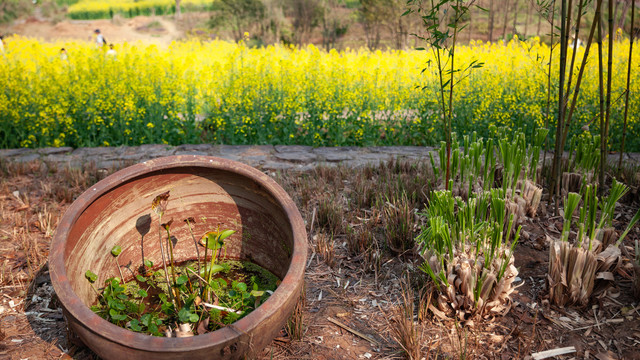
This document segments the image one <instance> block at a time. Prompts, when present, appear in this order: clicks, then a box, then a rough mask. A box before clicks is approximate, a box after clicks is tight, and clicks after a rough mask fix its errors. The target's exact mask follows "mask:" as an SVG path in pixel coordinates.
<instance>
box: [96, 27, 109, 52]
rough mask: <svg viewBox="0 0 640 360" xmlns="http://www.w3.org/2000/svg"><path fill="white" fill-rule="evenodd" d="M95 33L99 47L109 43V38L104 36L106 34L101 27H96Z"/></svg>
mask: <svg viewBox="0 0 640 360" xmlns="http://www.w3.org/2000/svg"><path fill="white" fill-rule="evenodd" d="M93 33H94V34H96V45H97V46H98V48H101V47H103V46H106V45H107V40H106V39H105V38H104V35H102V32H101V31H100V29H95V30H94V31H93Z"/></svg>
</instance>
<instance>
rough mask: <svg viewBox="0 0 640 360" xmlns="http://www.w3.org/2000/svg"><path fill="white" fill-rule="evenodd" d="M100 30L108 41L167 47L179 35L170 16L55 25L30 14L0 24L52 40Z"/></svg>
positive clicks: (82, 36)
mask: <svg viewBox="0 0 640 360" xmlns="http://www.w3.org/2000/svg"><path fill="white" fill-rule="evenodd" d="M95 29H100V30H101V31H102V33H103V34H104V36H105V38H106V39H107V41H108V42H109V43H123V42H135V41H142V42H144V43H147V44H155V45H159V46H167V45H169V44H170V43H171V42H172V41H174V40H177V39H179V38H181V37H182V35H183V34H182V32H181V31H180V30H179V29H178V28H177V27H176V24H175V22H174V21H173V19H171V18H163V17H159V16H155V17H150V16H138V17H136V18H133V19H124V18H116V19H113V20H65V21H62V22H59V23H57V24H54V23H52V22H51V21H47V20H44V19H42V18H41V17H39V16H33V17H30V18H28V19H25V20H19V21H17V22H15V23H14V24H11V25H3V26H0V33H2V34H15V35H20V36H25V37H31V38H36V39H40V40H42V41H47V42H54V41H57V40H85V41H90V40H92V39H93V37H92V35H93V31H94V30H95Z"/></svg>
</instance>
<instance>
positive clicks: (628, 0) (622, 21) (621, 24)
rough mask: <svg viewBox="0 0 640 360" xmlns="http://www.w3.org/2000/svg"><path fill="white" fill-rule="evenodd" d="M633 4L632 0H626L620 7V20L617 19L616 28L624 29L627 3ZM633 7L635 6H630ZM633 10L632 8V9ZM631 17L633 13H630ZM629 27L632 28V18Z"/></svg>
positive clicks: (627, 8)
mask: <svg viewBox="0 0 640 360" xmlns="http://www.w3.org/2000/svg"><path fill="white" fill-rule="evenodd" d="M632 4H633V5H635V1H634V0H627V1H625V3H624V7H623V8H622V14H620V18H619V19H620V20H618V26H616V29H624V21H625V20H626V19H627V12H628V11H629V5H632ZM632 7H634V8H635V6H632ZM632 11H633V10H632ZM631 18H633V13H632V14H631ZM631 29H633V20H632V21H631Z"/></svg>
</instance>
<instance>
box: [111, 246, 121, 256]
mask: <svg viewBox="0 0 640 360" xmlns="http://www.w3.org/2000/svg"><path fill="white" fill-rule="evenodd" d="M121 252H122V248H121V247H120V245H116V246H114V247H113V248H112V249H111V255H113V256H114V257H118V255H120V253H121Z"/></svg>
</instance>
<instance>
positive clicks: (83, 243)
mask: <svg viewBox="0 0 640 360" xmlns="http://www.w3.org/2000/svg"><path fill="white" fill-rule="evenodd" d="M167 190H170V197H169V202H168V206H167V210H166V212H165V214H164V217H163V222H166V221H168V220H170V219H173V220H174V225H172V227H171V229H172V230H171V233H172V235H175V237H176V238H177V239H178V243H177V244H176V245H175V249H174V256H175V258H176V261H177V262H180V261H186V260H190V259H194V258H195V247H194V244H193V240H192V238H191V235H190V234H189V230H188V228H187V226H186V224H185V223H184V222H183V220H184V219H186V218H188V217H193V218H195V220H196V224H195V225H194V234H195V236H196V237H199V236H201V235H202V234H204V233H205V232H206V231H209V230H215V229H216V227H217V226H218V225H220V226H221V228H224V229H232V230H235V231H236V233H235V234H233V235H232V236H231V237H229V238H228V244H227V256H228V258H231V259H241V260H250V261H253V262H254V263H256V264H258V265H260V266H262V267H264V268H266V269H267V270H269V271H271V272H272V273H274V274H275V275H276V276H278V277H279V278H280V279H282V282H281V284H280V285H279V286H278V288H277V290H276V291H275V292H274V293H273V295H271V297H270V298H269V299H268V300H267V301H265V302H264V303H263V304H262V305H261V306H260V307H258V308H257V309H256V310H254V311H253V312H251V313H250V314H249V315H247V316H246V317H244V318H242V319H240V320H239V321H237V322H235V323H234V324H233V326H227V327H225V328H222V329H220V330H217V331H214V332H210V333H207V334H203V335H198V336H193V337H188V338H162V337H152V336H148V335H145V334H141V333H135V332H133V331H129V330H126V329H123V328H120V327H118V326H116V325H113V324H111V323H110V322H108V321H106V320H104V319H102V318H101V317H99V316H98V315H96V314H94V313H93V312H92V311H91V310H90V309H89V306H90V305H92V304H94V303H95V302H96V294H95V293H94V291H93V290H92V289H91V287H90V284H89V282H88V281H87V279H86V278H85V277H84V274H85V272H86V271H87V270H92V271H93V272H94V273H96V274H97V275H98V280H97V281H96V285H99V286H101V284H103V283H104V281H105V280H106V279H107V278H110V277H113V276H119V275H118V270H117V267H116V266H115V264H114V260H113V257H112V256H111V255H110V250H111V248H112V247H113V246H115V245H120V246H121V247H122V253H121V254H120V256H119V257H118V261H119V263H120V264H121V265H127V266H128V268H122V271H123V273H129V274H133V273H134V272H135V271H136V270H137V268H138V267H139V266H140V265H142V263H143V259H149V260H151V261H153V263H154V264H155V266H156V267H157V266H158V265H159V264H162V260H161V255H160V245H159V241H158V217H157V215H156V214H155V213H154V212H153V211H152V210H151V202H152V200H153V199H154V197H155V196H157V195H158V194H161V193H162V192H165V191H167ZM306 256H307V238H306V232H305V227H304V223H303V221H302V218H301V216H300V213H299V212H298V209H297V208H296V206H295V204H294V203H293V201H292V200H291V198H290V197H289V196H288V195H287V193H286V192H285V191H284V190H283V189H282V188H281V187H280V186H279V185H278V184H276V182H275V181H273V180H272V179H271V178H269V177H268V176H267V175H265V174H263V173H262V172H260V171H258V170H256V169H254V168H252V167H249V166H247V165H244V164H241V163H238V162H235V161H231V160H226V159H220V158H215V157H207V156H190V155H186V156H171V157H165V158H158V159H155V160H151V161H146V162H144V163H140V164H137V165H134V166H131V167H128V168H126V169H123V170H120V171H118V172H116V173H114V174H113V175H111V176H109V177H107V178H105V179H104V180H102V181H100V182H98V183H97V184H96V185H94V186H92V187H91V188H89V189H87V191H85V192H84V193H83V194H82V195H81V196H80V197H79V198H78V199H77V200H76V201H74V203H73V204H72V205H71V206H70V207H69V209H68V210H67V212H66V213H65V215H64V216H63V217H62V219H61V221H60V224H59V225H58V228H57V230H56V233H55V236H54V238H53V242H52V244H51V252H50V255H49V269H50V273H51V280H52V283H53V287H54V289H55V291H56V294H57V295H58V298H59V299H60V302H61V304H62V307H63V310H64V313H65V316H66V319H67V322H68V325H69V328H70V329H71V330H73V331H74V332H75V333H76V334H77V335H78V337H79V338H80V339H81V340H82V341H83V342H84V343H85V344H86V345H87V346H88V347H89V348H91V349H92V350H93V351H94V352H95V353H96V354H97V355H99V356H100V357H102V358H104V359H120V360H121V359H145V360H148V359H154V360H158V359H216V358H224V359H237V358H244V357H251V356H253V355H255V354H259V353H260V351H261V350H262V349H264V347H265V346H266V345H268V344H269V343H270V342H271V340H272V339H273V338H274V337H275V336H276V335H277V334H278V332H279V331H280V329H281V328H282V326H283V325H284V323H285V322H286V320H287V319H288V317H289V316H290V314H291V313H292V311H293V308H294V306H295V304H296V302H297V301H298V298H299V295H300V291H301V289H302V285H303V282H304V268H305V260H306ZM129 269H130V270H129ZM123 276H125V277H127V275H123ZM132 276H133V275H132Z"/></svg>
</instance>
